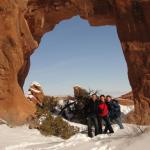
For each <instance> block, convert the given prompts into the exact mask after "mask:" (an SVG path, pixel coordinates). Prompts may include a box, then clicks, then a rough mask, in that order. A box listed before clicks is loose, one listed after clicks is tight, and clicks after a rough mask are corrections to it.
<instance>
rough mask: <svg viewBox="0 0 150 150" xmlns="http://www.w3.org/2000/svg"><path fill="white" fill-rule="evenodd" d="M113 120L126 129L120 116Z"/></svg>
mask: <svg viewBox="0 0 150 150" xmlns="http://www.w3.org/2000/svg"><path fill="white" fill-rule="evenodd" d="M111 122H112V123H116V124H118V126H119V127H120V129H124V126H123V124H122V120H121V117H120V116H119V117H117V118H114V119H111Z"/></svg>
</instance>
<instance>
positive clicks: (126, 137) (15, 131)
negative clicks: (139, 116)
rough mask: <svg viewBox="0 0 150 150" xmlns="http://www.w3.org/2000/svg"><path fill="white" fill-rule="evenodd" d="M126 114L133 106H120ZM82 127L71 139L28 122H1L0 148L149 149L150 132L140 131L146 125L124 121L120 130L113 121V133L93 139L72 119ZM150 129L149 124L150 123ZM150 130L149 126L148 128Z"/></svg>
mask: <svg viewBox="0 0 150 150" xmlns="http://www.w3.org/2000/svg"><path fill="white" fill-rule="evenodd" d="M121 109H122V112H123V113H124V114H126V113H128V112H129V111H131V110H133V107H128V106H121ZM70 124H71V125H73V126H77V127H79V128H80V133H78V134H76V135H74V136H72V137H71V138H70V139H68V140H63V139H61V138H58V137H54V136H50V137H45V136H43V135H41V134H40V132H39V131H38V130H36V129H28V127H27V125H24V126H20V127H16V128H9V127H8V126H6V125H4V124H3V125H0V131H1V134H0V150H149V149H150V132H147V133H146V132H144V133H142V134H141V130H144V128H146V127H139V126H137V125H129V124H124V127H125V129H122V130H120V129H119V127H118V126H117V125H113V128H114V131H115V133H114V134H109V135H108V134H102V135H98V136H96V137H93V138H92V139H91V138H89V137H88V136H87V127H86V126H85V125H81V124H77V123H70ZM149 129H150V127H149ZM149 131H150V130H149Z"/></svg>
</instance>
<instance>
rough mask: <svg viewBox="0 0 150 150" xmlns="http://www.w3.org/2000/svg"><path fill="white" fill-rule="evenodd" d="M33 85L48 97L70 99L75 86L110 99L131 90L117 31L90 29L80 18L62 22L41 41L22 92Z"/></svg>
mask: <svg viewBox="0 0 150 150" xmlns="http://www.w3.org/2000/svg"><path fill="white" fill-rule="evenodd" d="M32 81H37V82H39V83H40V84H41V85H42V87H43V89H44V92H45V93H46V94H49V95H73V88H72V87H73V86H74V85H81V86H82V87H85V88H87V89H89V88H90V89H94V90H99V91H100V92H101V93H104V94H107V93H109V94H111V95H113V96H119V95H120V94H122V93H125V92H128V91H130V89H131V88H130V85H129V81H128V77H127V66H126V62H125V59H124V56H123V53H122V49H121V46H120V42H119V39H118V36H117V32H116V28H115V27H114V26H102V27H91V26H90V25H89V24H88V22H87V21H86V20H81V19H80V18H79V17H74V18H72V19H70V20H65V21H62V22H61V23H60V24H58V25H57V26H56V27H55V29H54V30H53V31H51V32H49V33H47V34H45V36H44V37H43V38H42V41H41V43H40V46H39V48H38V49H37V50H36V52H35V53H34V54H33V55H32V57H31V68H30V72H29V74H28V77H27V79H26V82H25V85H24V90H25V91H27V89H28V88H29V85H30V83H31V82H32Z"/></svg>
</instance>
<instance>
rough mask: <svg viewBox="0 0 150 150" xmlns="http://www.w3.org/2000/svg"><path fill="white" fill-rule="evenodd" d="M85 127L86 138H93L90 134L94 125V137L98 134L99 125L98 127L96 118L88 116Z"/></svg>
mask: <svg viewBox="0 0 150 150" xmlns="http://www.w3.org/2000/svg"><path fill="white" fill-rule="evenodd" d="M87 125H88V136H89V137H93V134H92V125H94V128H95V136H96V135H98V134H99V125H98V119H97V116H95V115H93V116H88V117H87Z"/></svg>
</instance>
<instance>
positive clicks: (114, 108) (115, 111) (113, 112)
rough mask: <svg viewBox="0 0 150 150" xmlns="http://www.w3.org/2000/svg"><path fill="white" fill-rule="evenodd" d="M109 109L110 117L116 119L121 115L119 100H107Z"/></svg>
mask: <svg viewBox="0 0 150 150" xmlns="http://www.w3.org/2000/svg"><path fill="white" fill-rule="evenodd" d="M106 104H107V106H108V109H109V117H110V118H111V119H115V118H117V117H119V116H120V115H121V110H120V105H119V103H118V101H117V100H111V101H110V102H106Z"/></svg>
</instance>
